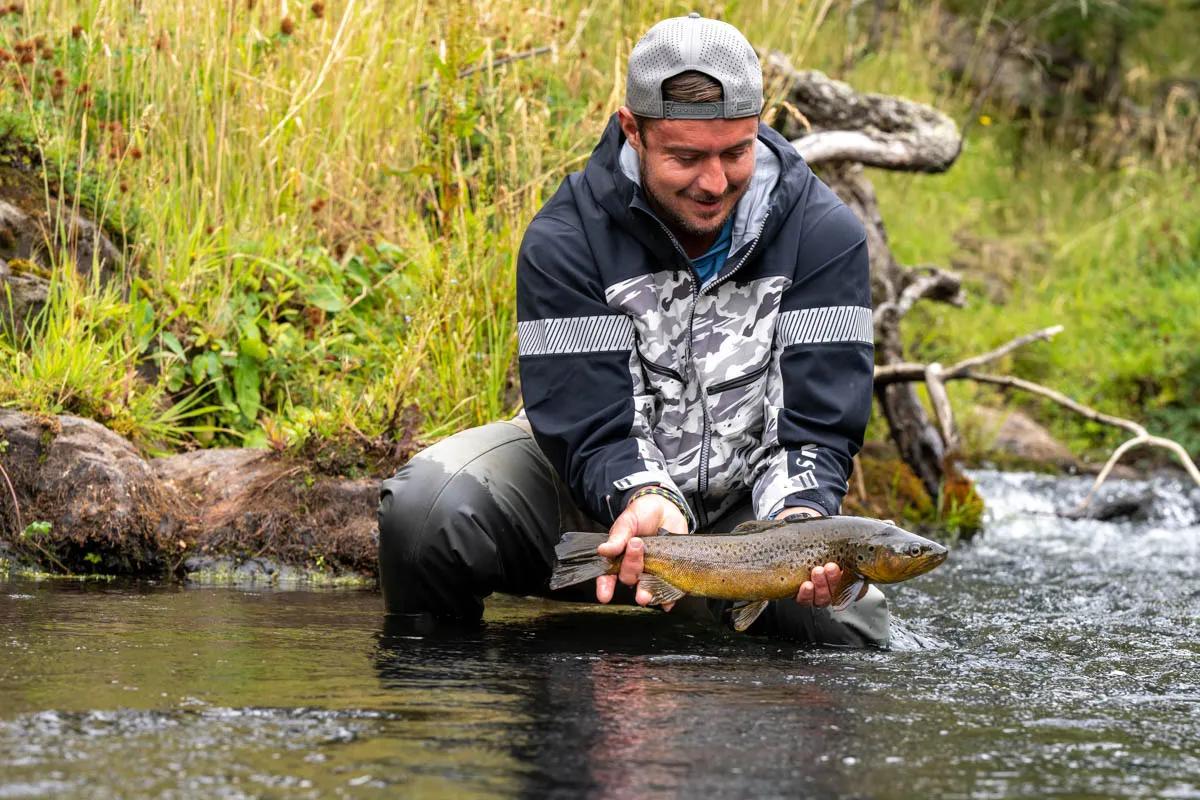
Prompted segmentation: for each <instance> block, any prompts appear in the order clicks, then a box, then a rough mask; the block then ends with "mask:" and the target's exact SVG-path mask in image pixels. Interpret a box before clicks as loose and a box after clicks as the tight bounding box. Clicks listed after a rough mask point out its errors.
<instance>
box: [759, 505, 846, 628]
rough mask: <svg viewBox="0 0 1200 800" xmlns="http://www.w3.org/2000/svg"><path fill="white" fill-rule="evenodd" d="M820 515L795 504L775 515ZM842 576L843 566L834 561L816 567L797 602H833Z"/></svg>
mask: <svg viewBox="0 0 1200 800" xmlns="http://www.w3.org/2000/svg"><path fill="white" fill-rule="evenodd" d="M819 516H821V514H820V512H819V511H817V510H816V509H812V508H806V507H804V506H795V507H793V508H785V509H784V510H783V511H781V512H779V513H778V514H777V515H776V516H775V519H786V518H787V517H819ZM841 577H842V570H841V568H840V567H839V566H838V565H837V564H835V563H833V562H832V561H830V562H829V563H828V564H826V565H825V566H823V567H814V568H813V571H812V572H811V573H810V574H809V576H808V580H806V581H805V582H804V583H802V584H800V591H799V592H798V593H797V594H796V602H797V603H799V604H800V605H802V606H816V607H818V608H821V607H824V606H827V605H829V604H831V603H832V602H833V590H834V588H835V587H836V586H837V584H838V579H839V578H841Z"/></svg>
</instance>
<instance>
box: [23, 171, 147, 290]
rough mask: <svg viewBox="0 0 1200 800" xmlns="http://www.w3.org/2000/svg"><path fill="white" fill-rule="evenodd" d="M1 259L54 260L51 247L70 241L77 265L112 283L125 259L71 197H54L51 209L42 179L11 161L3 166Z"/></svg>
mask: <svg viewBox="0 0 1200 800" xmlns="http://www.w3.org/2000/svg"><path fill="white" fill-rule="evenodd" d="M0 192H2V193H3V194H4V195H5V196H4V198H3V199H0V259H4V260H6V261H12V260H13V259H24V260H27V261H30V262H33V263H35V264H38V265H40V266H42V267H50V266H51V263H52V262H51V253H52V252H53V251H56V250H57V249H58V248H59V247H66V248H67V250H68V251H69V252H70V253H71V256H72V258H73V260H74V262H75V270H76V272H78V273H79V274H80V275H82V276H84V277H87V276H90V275H91V274H92V272H93V268H95V269H96V270H98V271H99V278H100V282H101V283H103V284H107V283H108V282H110V281H111V280H112V279H113V277H114V276H115V275H116V274H117V273H118V272H119V270H120V269H121V266H122V264H123V259H122V257H121V251H120V250H119V249H118V248H117V246H116V245H114V244H113V243H112V240H111V239H109V238H108V236H107V235H105V233H104V231H102V230H101V229H100V227H99V226H98V225H96V223H94V222H92V221H91V220H89V219H87V218H85V217H84V216H82V215H81V214H79V213H77V212H76V211H75V210H74V208H73V207H72V206H71V205H70V204H69V203H62V202H59V201H58V200H57V199H52V200H51V202H50V204H49V213H47V210H46V201H45V192H44V189H43V188H42V186H41V182H40V179H37V178H35V177H34V176H33V175H32V174H31V173H28V172H25V171H23V170H18V169H14V168H12V167H0Z"/></svg>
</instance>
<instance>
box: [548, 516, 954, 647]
mask: <svg viewBox="0 0 1200 800" xmlns="http://www.w3.org/2000/svg"><path fill="white" fill-rule="evenodd" d="M607 540H608V534H605V533H579V532H570V533H565V534H563V537H562V540H561V541H560V542H559V543H558V545H557V546H556V547H555V548H554V553H555V555H556V556H558V563H557V564H556V565H555V567H554V573H553V574H552V575H551V576H550V588H551V589H561V588H562V587H564V586H570V585H571V584H574V583H581V582H583V581H588V580H592V579H594V578H598V577H599V576H601V575H615V574H616V573H617V572H619V571H620V567H621V559H619V558H615V559H614V558H606V557H605V556H602V555H600V554H598V553H597V552H596V548H597V547H599V546H600V545H601V544H603V543H604V542H605V541H607ZM642 541H643V543H644V544H645V556H644V565H643V568H642V574H641V576H639V578H638V587H639V588H642V589H645V590H647V591H648V592H649V593H650V594H651V596H652V598H653V599H652V600H651V603H652V604H660V603H670V602H673V601H675V600H678V599H679V598H681V597H683V596H684V595H688V594H694V595H700V596H701V597H711V598H715V599H719V600H735V601H742V604H741V605H736V606H735V608H734V612H733V623H734V628H736V629H737V630H739V631H744V630H746V628H749V627H750V625H751V624H752V623H753V622H754V620H756V619H757V618H758V615H759V614H761V613H762V612H763V609H765V608H766V606H767V603H768V602H769V601H771V600H780V599H782V598H785V597H795V596H796V594H797V593H798V592H799V591H800V585H801V584H803V583H804V581H806V580H808V576H809V573H810V572H811V571H812V569H813V567H817V566H824V565H825V564H827V563H829V562H831V561H832V562H833V563H835V564H837V565H838V566H839V567H840V568H841V571H842V574H841V578H840V579H839V580H838V584H837V586H836V587H834V590H833V609H834V610H835V611H840V610H841V609H844V608H846V607H847V606H848V605H850V604H851V603H853V602H854V601H855V600H860V599H862V597H863V595H865V594H866V593H867V588H868V587H869V586H870V585H871V584H872V583H899V582H900V581H905V580H908V579H909V578H914V577H916V576H917V575H921V574H922V573H925V572H928V571H929V570H931V569H933V568H934V567H936V566H937V565H938V564H941V563H942V562H943V561H945V560H946V555H947V553H948V551H947V549H946V548H945V547H943V546H942V545H940V544H938V543H937V542H933V541H930V540H929V539H926V538H924V537H922V536H917V535H916V534H915V533H909V532H908V531H906V530H904V529H903V528H899V527H897V526H896V524H895V523H894V522H891V521H880V520H874V519H866V518H863V517H806V518H792V519H786V520H780V521H766V522H764V521H755V522H745V523H742V524H741V525H738V526H737V527H736V528H734V529H733V530H732V531H730V532H729V533H715V534H699V533H693V534H687V535H681V534H672V533H667V532H666V531H662V532H660V533H659V535H658V536H649V537H646V538H645V539H643V540H642Z"/></svg>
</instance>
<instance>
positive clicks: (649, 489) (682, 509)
mask: <svg viewBox="0 0 1200 800" xmlns="http://www.w3.org/2000/svg"><path fill="white" fill-rule="evenodd" d="M648 494H653V495H657V496H658V497H665V498H667V499H668V500H670V501H671V504H672V505H673V506H675V507H676V508H678V509H679V513H680V514H683V518H684V519H685V520H686V519H687V518H688V510H687V507H686V506H684V505H683V501H681V500H680V499H679V498H678V497H677V496H676V495H675V493H674V492H672V491H671V490H670V489H664V488H663V487H661V486H658V485H651V486H643V487H642V488H640V489H638V490H636V491H635V492H634V493H633V494H632V495H631V496H630V498H629V503H632V502H633V501H634V500H637V499H638V498H639V497H642V496H643V495H648ZM629 503H626V504H625V505H629Z"/></svg>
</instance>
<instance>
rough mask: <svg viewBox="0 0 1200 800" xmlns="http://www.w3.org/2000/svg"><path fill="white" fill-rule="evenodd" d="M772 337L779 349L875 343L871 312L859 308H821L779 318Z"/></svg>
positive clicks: (788, 312) (783, 315)
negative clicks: (848, 343) (811, 345)
mask: <svg viewBox="0 0 1200 800" xmlns="http://www.w3.org/2000/svg"><path fill="white" fill-rule="evenodd" d="M775 336H776V338H778V339H779V346H780V347H790V346H791V345H794V344H825V343H829V342H861V343H862V344H871V343H873V342H874V341H875V330H874V327H873V325H872V324H871V309H869V308H864V307H862V306H824V307H822V308H806V309H803V310H802V311H785V312H783V313H782V314H780V315H779V322H778V323H777V324H776V328H775Z"/></svg>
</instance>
